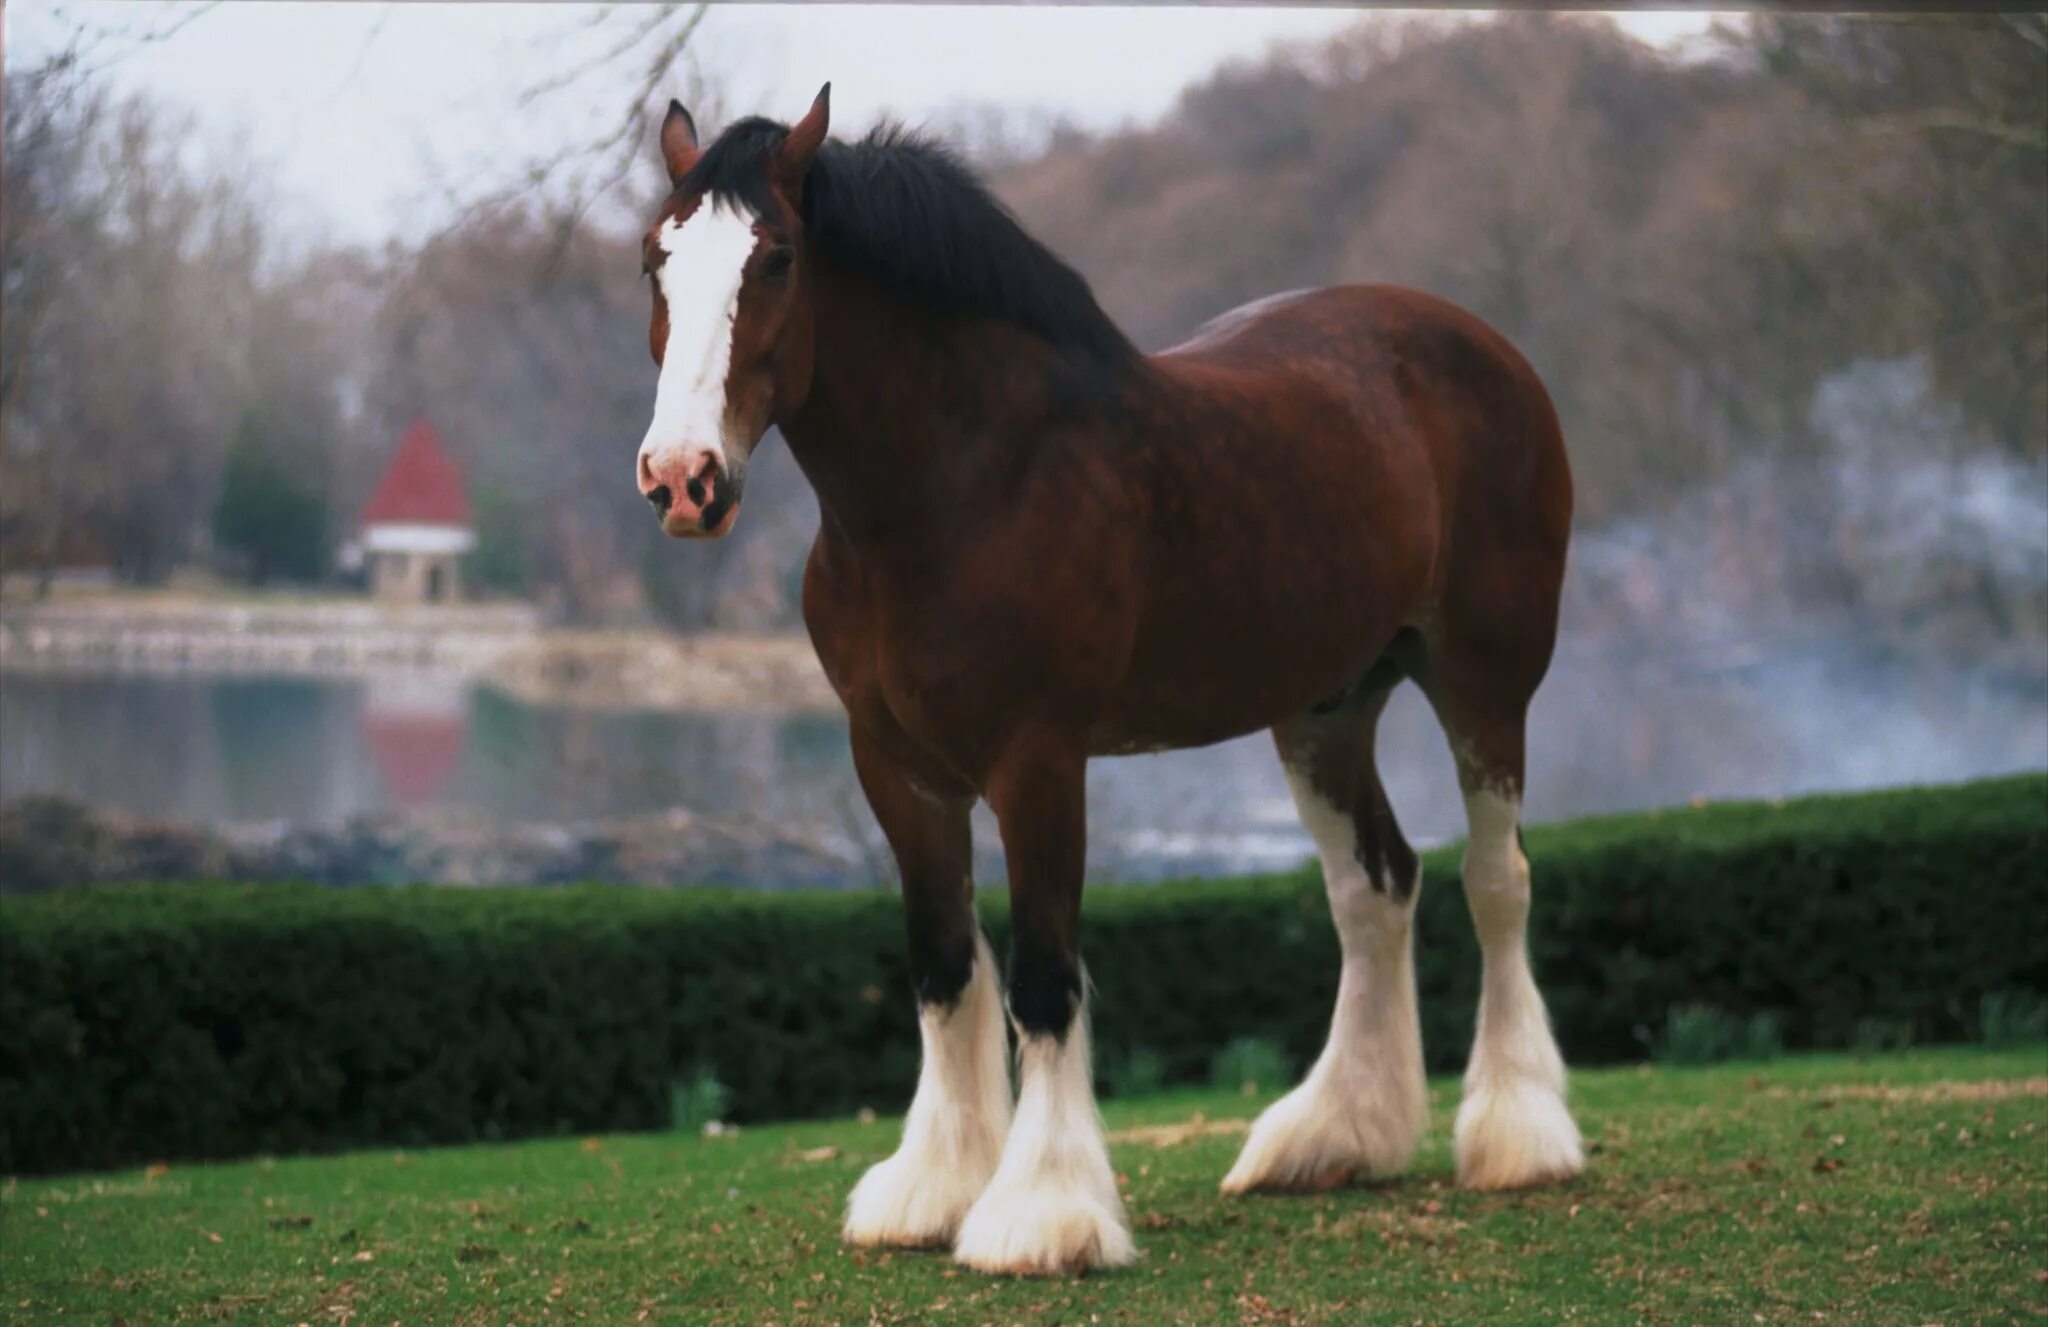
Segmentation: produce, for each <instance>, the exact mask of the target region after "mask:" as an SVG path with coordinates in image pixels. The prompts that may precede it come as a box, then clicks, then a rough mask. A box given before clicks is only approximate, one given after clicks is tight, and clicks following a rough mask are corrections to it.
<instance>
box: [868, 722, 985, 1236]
mask: <svg viewBox="0 0 2048 1327" xmlns="http://www.w3.org/2000/svg"><path fill="white" fill-rule="evenodd" d="M853 758H854V768H855V771H856V772H857V773H858V774H859V776H860V781H861V788H862V790H863V791H864V792H865V793H866V794H867V798H868V803H869V805H870V806H872V807H873V808H874V812H875V818H876V819H877V820H879V821H880V822H881V825H882V832H883V834H884V835H885V836H886V837H887V838H888V840H889V848H890V851H891V852H893V853H894V854H895V857H896V865H897V869H898V870H899V872H900V873H901V875H902V877H903V911H904V919H905V921H906V923H907V924H908V926H909V931H910V979H911V985H912V987H913V988H914V990H915V991H916V993H917V1017H918V1033H919V1036H920V1038H921V1039H922V1041H923V1043H924V1060H923V1067H922V1068H921V1070H920V1071H919V1074H918V1080H917V1094H916V1096H915V1097H913V1098H912V1099H911V1103H910V1111H909V1113H908V1114H907V1115H905V1116H904V1119H903V1142H902V1145H901V1146H900V1147H898V1148H897V1150H896V1154H895V1155H894V1156H892V1157H890V1158H889V1159H888V1160H886V1161H883V1162H881V1163H879V1164H878V1165H876V1166H874V1167H873V1168H871V1169H870V1170H869V1171H868V1173H867V1174H866V1175H865V1176H863V1177H862V1178H861V1181H860V1183H859V1184H857V1185H855V1186H854V1190H853V1193H852V1195H851V1196H849V1197H848V1199H847V1202H846V1223H845V1226H844V1235H845V1238H846V1240H847V1241H848V1242H849V1243H852V1244H860V1245H868V1246H876V1245H890V1246H896V1247H904V1248H942V1247H945V1246H946V1245H949V1244H951V1243H952V1241H953V1238H954V1236H955V1235H956V1234H958V1233H959V1230H960V1223H961V1221H962V1220H963V1219H964V1218H965V1217H966V1215H967V1211H968V1209H969V1208H970V1207H971V1206H973V1204H974V1200H975V1199H976V1198H977V1197H978V1196H980V1194H981V1191H982V1189H983V1188H984V1187H985V1186H986V1185H987V1184H988V1181H989V1177H990V1176H992V1175H994V1174H995V1171H996V1164H997V1162H998V1161H999V1160H1000V1159H1001V1156H1002V1151H1003V1138H1004V1136H1005V1134H1007V1133H1008V1131H1009V1127H1010V1070H1009V1057H1008V1049H1009V1047H1008V1038H1007V1037H1006V1035H1005V1033H1004V1029H1003V993H1002V987H1001V985H1000V983H999V982H998V981H997V979H996V968H995V958H994V955H992V954H991V953H990V952H989V947H988V941H987V940H986V939H984V938H983V936H982V934H981V927H980V925H979V924H978V923H977V922H976V921H975V916H974V882H973V878H972V872H973V849H972V840H971V838H970V836H969V831H968V819H967V817H968V812H969V810H970V809H971V807H972V805H973V801H972V799H971V798H970V797H966V796H958V797H948V796H944V795H941V794H938V793H934V792H930V791H927V790H925V789H922V788H920V787H918V786H917V785H915V784H914V783H912V781H911V780H910V778H909V777H908V776H906V774H905V773H904V771H903V770H902V769H901V768H900V767H898V766H897V765H896V764H895V763H894V762H893V761H891V760H890V759H889V758H888V756H887V755H886V754H884V753H883V752H882V751H881V750H880V749H879V748H878V747H877V746H876V745H875V743H874V742H873V740H872V739H871V738H870V737H869V736H867V735H866V734H864V733H862V732H861V731H860V729H859V728H858V727H856V729H855V731H854V734H853Z"/></svg>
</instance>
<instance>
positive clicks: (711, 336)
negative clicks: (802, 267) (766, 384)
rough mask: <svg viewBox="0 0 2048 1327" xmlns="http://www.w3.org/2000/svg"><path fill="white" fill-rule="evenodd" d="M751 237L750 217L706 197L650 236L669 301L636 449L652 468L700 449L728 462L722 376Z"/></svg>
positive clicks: (658, 277)
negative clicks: (649, 409) (648, 416)
mask: <svg viewBox="0 0 2048 1327" xmlns="http://www.w3.org/2000/svg"><path fill="white" fill-rule="evenodd" d="M754 242H755V237H754V223H753V219H752V218H751V217H749V216H746V215H745V214H744V213H741V212H735V211H734V210H732V209H729V208H728V207H726V206H725V205H724V204H722V203H714V202H712V201H711V200H709V199H707V200H705V202H704V204H703V205H702V206H701V207H699V208H698V209H697V211H696V213H695V214H694V215H693V216H691V217H690V219H689V220H688V221H685V222H681V223H677V222H676V221H673V220H670V221H665V222H663V223H662V225H661V229H660V230H659V231H657V232H656V233H655V244H656V247H657V248H659V249H660V251H661V253H662V259H661V266H660V267H658V268H657V269H655V273H654V279H655V281H656V282H658V283H659V284H660V286H661V297H662V299H663V300H664V301H666V302H667V304H668V342H667V345H666V346H665V347H664V349H663V351H662V359H661V380H660V382H659V383H657V384H656V386H655V389H654V422H653V423H651V424H649V425H648V426H647V436H646V438H645V439H643V440H642V441H641V443H640V454H641V455H642V456H644V457H646V458H647V459H648V461H649V462H650V463H652V464H654V465H655V466H657V467H658V466H660V465H661V463H662V462H663V461H664V460H671V459H683V460H687V459H688V458H689V457H691V456H694V455H696V454H698V453H700V452H709V453H710V454H711V455H713V456H715V457H717V458H718V460H719V463H720V464H721V465H725V466H727V467H728V468H730V466H731V464H732V462H731V458H729V457H728V456H727V455H726V449H725V442H726V436H725V434H726V409H725V379H726V371H727V369H728V368H729V367H730V366H731V363H732V329H733V321H734V319H735V318H737V317H738V315H739V305H740V285H741V281H742V278H743V276H744V275H745V270H746V262H747V255H749V254H751V253H752V252H753V251H754Z"/></svg>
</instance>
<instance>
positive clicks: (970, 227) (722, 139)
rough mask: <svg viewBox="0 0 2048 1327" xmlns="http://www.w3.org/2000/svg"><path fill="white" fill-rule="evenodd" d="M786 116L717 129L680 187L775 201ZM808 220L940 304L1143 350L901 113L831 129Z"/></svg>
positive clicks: (816, 234) (1124, 351) (838, 253)
mask: <svg viewBox="0 0 2048 1327" xmlns="http://www.w3.org/2000/svg"><path fill="white" fill-rule="evenodd" d="M788 133H789V126H787V125H783V124H777V123H776V122H774V121H773V120H765V119H761V118H759V117H754V118H750V119H745V120H740V121H738V122H737V123H735V124H733V125H732V126H731V127H730V128H728V129H727V130H726V131H725V132H724V133H722V134H720V135H719V136H718V141H716V142H715V143H713V144H712V145H711V146H710V147H709V148H708V149H707V150H706V151H705V153H704V155H703V156H702V157H700V158H699V159H698V161H697V164H696V165H695V166H693V167H691V169H690V173H689V175H688V176H687V177H686V178H685V179H684V180H683V182H682V184H681V186H680V187H681V188H682V190H683V191H684V192H687V193H696V192H702V193H705V194H708V195H710V196H711V197H713V198H717V199H721V200H725V201H727V202H731V203H737V204H739V205H741V206H744V207H746V208H747V209H748V210H749V211H751V212H752V213H754V214H755V215H756V216H765V215H769V214H771V213H772V210H773V209H772V208H771V207H770V205H769V196H768V180H767V176H766V174H765V172H764V171H763V170H762V165H763V162H764V161H765V159H766V157H767V155H768V154H769V153H770V152H773V151H774V150H775V149H776V148H778V147H780V146H781V144H782V140H783V138H784V137H785V136H786V135H787V134H788ZM801 212H802V216H803V221H804V227H805V229H806V231H807V232H808V233H809V234H810V236H811V237H812V238H813V239H815V240H816V241H817V243H818V244H819V245H820V246H822V247H823V248H824V250H825V251H826V252H827V253H829V254H830V255H831V256H832V257H833V258H835V259H837V260H838V261H841V262H844V263H847V264H849V265H851V266H855V267H859V268H861V269H863V270H865V271H868V272H871V273H873V274H874V275H875V276H878V277H880V278H882V279H884V280H886V281H889V282H891V283H893V284H895V285H899V286H902V287H904V288H906V289H908V290H911V291H913V292H915V293H917V294H918V295H921V296H923V297H924V298H926V299H928V300H930V301H932V302H933V303H935V304H940V305H944V306H949V307H953V308H959V309H966V310H971V311H973V312H977V313H983V314H987V315H990V316H992V317H997V318H1001V319H1004V320H1006V321H1008V322H1013V323H1016V324H1017V325H1019V326H1021V327H1024V328H1027V329H1029V330H1030V331H1033V332H1036V333H1038V334H1039V335H1040V336H1042V337H1044V338H1045V339H1046V340H1047V341H1049V342H1051V343H1052V344H1053V345H1055V346H1057V347H1059V348H1061V349H1062V350H1066V351H1068V352H1071V353H1078V354H1080V355H1082V356H1085V357H1087V358H1089V359H1093V360H1097V361H1100V362H1104V363H1107V364H1112V365H1115V364H1123V363H1126V362H1128V361H1130V360H1132V359H1134V358H1136V356H1137V353H1138V352H1137V350H1136V349H1135V348H1134V347H1133V346H1132V345H1131V343H1130V341H1129V340H1128V339H1126V338H1125V336H1124V334H1123V332H1122V331H1120V330H1119V329H1118V328H1117V325H1116V324H1115V323H1114V322H1112V321H1110V318H1109V315H1108V314H1106V313H1104V312H1103V311H1102V307H1101V306H1100V305H1099V304H1097V303H1096V302H1095V296H1094V295H1093V294H1092V293H1090V291H1089V289H1088V283H1087V281H1085V280H1084V279H1082V277H1081V274H1080V273H1078V272H1076V271H1075V270H1074V269H1073V268H1071V267H1069V266H1067V265H1066V264H1065V263H1063V262H1061V261H1060V260H1059V258H1058V257H1056V256H1055V255H1054V254H1053V253H1052V252H1051V251H1050V250H1048V249H1047V248H1046V247H1045V246H1044V245H1042V244H1040V243H1039V242H1038V241H1037V240H1034V239H1032V238H1031V236H1029V235H1027V234H1026V233H1025V232H1024V228H1023V227H1022V226H1020V225H1018V224H1017V220H1016V218H1015V217H1012V216H1011V215H1010V212H1009V209H1007V208H1005V207H1004V206H1003V205H1002V204H1001V203H1000V202H998V201H996V199H995V198H994V197H993V196H991V195H990V194H989V192H988V190H987V189H986V188H984V187H983V186H982V183H981V181H979V180H977V179H976V178H975V177H974V174H973V172H972V171H970V170H968V168H967V167H966V165H964V164H963V163H962V162H961V161H960V159H959V158H958V157H956V156H954V155H953V153H952V152H951V151H950V150H948V149H947V148H945V147H944V146H942V145H941V144H938V143H935V142H933V141H931V140H930V139H927V138H923V137H920V136H918V135H916V134H914V133H911V132H909V131H907V130H905V129H903V128H902V127H901V126H899V125H883V126H882V127H880V128H878V129H876V130H874V131H873V132H871V133H870V134H868V135H867V137H865V138H863V139H861V140H860V141H859V142H857V143H841V142H838V141H837V140H827V141H826V143H825V144H824V146H822V147H821V148H820V149H819V150H818V156H817V159H816V160H815V161H813V162H812V164H811V171H810V175H809V176H808V177H807V178H806V180H805V182H804V197H803V203H802V206H801Z"/></svg>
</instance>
